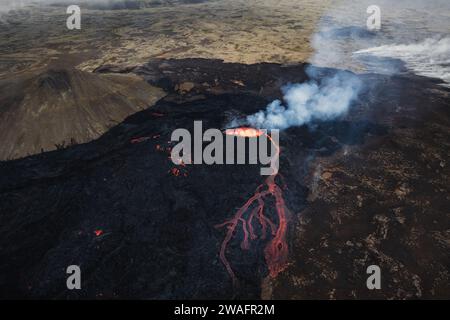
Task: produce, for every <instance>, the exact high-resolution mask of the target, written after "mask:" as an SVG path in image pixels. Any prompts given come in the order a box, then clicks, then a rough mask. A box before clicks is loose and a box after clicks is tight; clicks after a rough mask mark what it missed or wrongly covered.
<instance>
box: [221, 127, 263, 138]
mask: <svg viewBox="0 0 450 320" xmlns="http://www.w3.org/2000/svg"><path fill="white" fill-rule="evenodd" d="M225 134H226V135H229V136H237V137H243V138H256V137H259V136H262V135H263V134H264V131H262V130H259V129H255V128H250V127H241V128H234V129H227V130H225Z"/></svg>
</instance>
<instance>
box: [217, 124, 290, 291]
mask: <svg viewBox="0 0 450 320" xmlns="http://www.w3.org/2000/svg"><path fill="white" fill-rule="evenodd" d="M225 134H227V135H234V136H239V137H248V138H256V137H259V136H262V135H265V136H266V137H267V138H268V139H269V140H270V141H271V143H273V145H274V146H275V149H276V154H275V157H277V159H279V155H280V147H279V146H278V145H277V143H276V142H275V141H274V140H273V139H272V138H271V136H270V135H268V134H267V133H266V132H265V131H262V130H258V129H254V128H245V127H244V128H234V129H228V130H226V131H225ZM274 172H277V173H275V174H273V175H271V176H269V177H267V179H266V180H265V182H264V183H263V184H261V185H259V186H258V188H256V191H255V193H254V194H253V196H252V197H251V198H249V199H248V200H247V202H246V203H245V204H244V205H243V206H242V207H241V208H240V209H239V210H238V211H237V212H236V214H235V215H234V217H233V218H232V219H230V220H228V221H226V222H224V223H222V224H220V225H217V227H218V228H220V227H224V226H227V229H228V231H227V233H226V236H225V239H224V240H223V242H222V245H221V249H220V259H221V261H222V263H223V264H224V265H225V268H226V269H227V271H228V273H229V274H230V276H231V278H232V279H233V284H234V285H235V286H236V285H237V284H238V282H237V278H236V275H235V273H234V271H233V269H232V268H231V265H230V263H229V261H228V259H227V257H226V249H227V246H228V244H229V242H230V241H231V239H232V238H233V236H235V235H236V228H238V226H239V225H242V231H243V234H244V239H243V240H242V242H241V248H242V249H243V250H248V249H249V248H250V241H249V238H250V240H255V239H257V238H258V236H257V234H256V232H255V228H254V227H255V226H254V220H257V222H258V223H259V225H260V231H261V234H260V239H263V240H264V239H265V237H266V233H267V231H268V227H269V228H270V231H271V234H272V236H273V238H272V239H271V240H270V242H269V243H268V244H267V246H266V248H265V249H264V256H265V260H266V263H267V267H268V269H269V273H270V276H271V277H276V276H277V275H278V273H280V272H281V271H283V270H284V269H285V268H286V266H287V256H288V247H287V243H286V232H287V215H286V210H287V209H286V206H285V201H284V199H283V192H282V188H281V187H280V186H278V184H277V183H276V181H275V180H276V177H277V176H278V170H274ZM269 196H272V197H273V198H274V199H275V210H276V213H277V217H278V226H277V224H276V223H275V222H273V221H272V220H271V219H269V217H267V216H266V215H265V214H264V206H265V202H264V201H265V198H266V197H269ZM251 207H253V208H252V209H250V208H251Z"/></svg>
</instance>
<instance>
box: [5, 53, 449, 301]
mask: <svg viewBox="0 0 450 320" xmlns="http://www.w3.org/2000/svg"><path fill="white" fill-rule="evenodd" d="M304 69H305V65H302V64H300V65H291V66H282V65H278V64H268V63H262V64H255V65H241V64H224V63H222V62H221V61H219V60H202V59H186V60H152V61H151V62H149V63H148V64H146V65H143V66H138V67H132V68H119V67H114V66H103V67H101V68H99V69H97V70H96V71H95V72H96V76H105V75H110V74H117V73H120V74H136V75H139V76H141V77H143V78H144V79H145V80H146V81H147V82H148V83H150V84H151V85H153V86H157V87H160V88H162V89H163V90H164V91H166V92H167V93H168V95H167V96H166V97H165V98H163V99H162V100H160V101H159V102H157V103H156V105H155V106H154V107H151V108H149V109H147V110H144V111H140V112H138V113H136V114H133V115H131V116H129V117H128V118H126V119H125V120H124V121H123V122H122V123H120V124H118V125H116V126H114V127H113V128H111V129H110V130H109V131H107V132H106V133H105V134H104V135H102V136H101V137H100V138H99V139H97V140H95V141H92V142H89V143H86V144H81V145H74V146H70V147H68V148H66V149H64V150H57V151H52V152H46V153H43V154H39V155H34V156H31V157H27V158H25V159H20V160H14V161H8V162H1V163H0V176H1V178H0V297H2V298H16V297H25V298H145V299H164V298H165V299H177V298H178V299H181V298H184V299H197V298H210V299H211V298H213V299H216V298H260V297H261V298H276V299H278V298H284V299H300V298H324V299H329V298H389V299H391V298H446V299H448V298H449V297H450V287H449V280H450V279H449V278H450V274H449V266H450V256H449V255H448V252H449V246H450V234H449V225H450V219H449V213H450V212H449V207H450V204H449V187H448V181H449V169H448V168H449V160H450V159H449V157H448V155H449V151H450V150H449V149H450V146H449V140H448V137H449V133H450V132H449V131H450V122H449V119H450V118H449V113H450V111H449V108H448V107H449V94H450V92H449V91H448V89H445V88H443V87H440V86H439V85H438V84H437V81H434V80H430V79H427V78H422V77H417V76H413V75H403V76H393V77H389V76H381V75H376V74H366V75H360V76H359V77H360V78H361V79H362V80H363V81H364V83H365V84H366V86H365V90H364V92H363V93H361V95H360V96H359V99H358V100H357V101H356V102H355V103H354V105H353V107H352V109H351V111H350V113H349V114H348V115H347V116H346V117H344V118H340V119H337V120H335V121H330V122H322V123H318V124H315V126H314V127H313V128H308V127H305V126H303V127H296V128H291V129H288V130H286V131H284V132H282V134H281V137H280V146H281V163H280V173H281V174H282V175H283V177H284V179H285V184H286V186H287V189H286V190H285V191H284V198H285V200H286V204H287V206H288V208H289V211H290V221H289V234H288V244H289V261H290V264H289V267H288V268H287V269H286V270H285V271H284V272H282V273H281V274H280V275H279V276H278V277H277V278H275V279H270V278H269V277H268V272H267V268H266V265H265V262H264V258H263V254H262V250H263V247H264V244H265V243H264V241H254V242H252V245H251V248H250V250H248V251H242V250H241V248H240V246H239V241H233V242H232V243H231V245H230V247H229V252H228V257H229V259H230V261H231V263H232V265H233V267H234V269H235V271H236V274H237V276H238V278H239V280H240V286H239V287H237V288H233V286H232V282H231V279H230V278H229V275H228V274H227V272H226V271H225V269H224V267H223V265H222V264H221V262H220V260H219V255H218V252H219V247H220V244H221V242H222V240H223V237H224V231H223V230H220V229H217V228H215V225H217V224H219V223H222V222H223V221H225V220H226V219H228V218H230V216H231V215H232V214H233V212H234V211H235V210H236V208H238V207H240V206H242V205H243V203H244V202H245V201H246V200H247V199H248V197H249V196H251V195H252V193H253V192H254V189H255V188H256V187H257V185H258V184H260V183H261V179H262V178H261V176H260V175H259V167H258V166H243V165H242V166H237V165H236V166H186V167H183V168H180V170H181V172H182V174H180V175H174V174H173V171H172V169H173V168H174V165H173V164H172V162H171V161H170V160H169V159H168V150H169V149H168V148H170V146H171V145H170V143H168V141H169V140H170V134H171V133H172V131H173V130H174V129H176V128H188V129H189V128H192V126H193V121H194V120H203V124H204V127H205V129H206V128H208V127H210V128H223V127H224V126H225V125H226V124H227V123H228V122H229V120H231V119H233V118H234V117H239V116H242V115H245V114H251V113H254V112H256V111H258V110H261V109H262V108H264V107H265V106H266V105H267V103H269V102H270V101H272V100H273V99H274V98H280V94H281V93H280V91H279V88H280V86H281V85H283V84H286V83H288V82H302V81H305V80H306V79H307V76H306V75H305V72H304ZM320 71H321V72H322V73H323V74H326V73H330V72H333V70H329V69H321V70H320ZM269 207H270V206H269ZM268 214H269V215H271V214H273V212H272V211H271V210H270V209H269V210H268ZM237 237H238V238H239V237H242V234H238V235H237ZM71 264H77V265H80V266H81V268H82V270H83V290H81V291H78V292H75V291H74V292H69V291H68V290H67V289H66V287H65V283H66V282H65V281H66V273H65V269H66V267H67V266H68V265H71ZM370 264H378V265H379V266H380V267H381V269H382V272H383V274H382V290H379V291H369V290H367V288H366V285H365V283H366V278H367V275H366V272H365V271H366V267H367V266H368V265H370Z"/></svg>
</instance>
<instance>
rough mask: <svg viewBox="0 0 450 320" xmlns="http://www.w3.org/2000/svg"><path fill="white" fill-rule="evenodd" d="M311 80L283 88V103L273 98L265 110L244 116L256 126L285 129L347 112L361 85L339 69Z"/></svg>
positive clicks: (330, 118)
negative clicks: (330, 74) (321, 77)
mask: <svg viewBox="0 0 450 320" xmlns="http://www.w3.org/2000/svg"><path fill="white" fill-rule="evenodd" d="M307 72H308V74H309V75H310V77H311V76H312V78H313V79H312V80H310V81H308V82H306V83H301V84H292V85H287V86H285V87H283V88H282V91H283V100H284V103H283V102H281V101H280V100H275V101H273V102H272V103H270V104H269V105H268V106H267V109H266V110H265V111H259V112H258V113H256V114H254V115H251V116H249V117H247V121H248V122H249V123H250V124H251V125H252V126H255V127H258V128H271V129H286V128H289V127H291V126H301V125H304V124H308V123H310V122H312V121H323V120H332V119H334V118H337V117H339V116H341V115H343V114H345V113H347V111H348V109H349V106H350V104H351V102H352V101H353V99H355V98H356V97H357V95H358V92H359V90H360V89H361V86H362V83H361V81H360V80H359V79H358V78H357V77H356V76H355V75H354V74H352V73H350V72H345V71H339V72H337V73H335V74H334V75H332V76H329V77H325V78H324V79H322V80H319V79H314V77H315V73H314V72H313V69H308V71H307Z"/></svg>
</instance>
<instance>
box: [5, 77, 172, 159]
mask: <svg viewBox="0 0 450 320" xmlns="http://www.w3.org/2000/svg"><path fill="white" fill-rule="evenodd" d="M0 92H1V95H0V135H1V136H2V144H1V145H0V160H8V159H15V158H20V157H24V156H27V155H31V154H36V153H39V152H42V151H49V150H54V149H57V148H61V147H65V146H67V145H70V144H75V143H84V142H87V141H90V140H92V139H95V138H97V137H99V136H100V135H101V134H103V133H104V132H105V131H106V130H107V129H108V128H110V127H111V126H113V125H115V124H117V123H118V122H121V121H122V120H123V119H125V118H126V117H127V116H129V115H130V114H133V113H135V112H137V111H140V110H143V109H145V108H147V107H149V106H151V105H153V104H154V103H155V102H156V101H157V100H158V99H160V98H161V97H162V96H163V95H164V93H163V91H162V90H160V89H158V88H154V87H152V86H150V85H149V84H147V83H146V82H145V81H143V80H142V79H140V78H139V77H137V76H132V75H120V74H119V75H97V74H92V73H88V72H83V71H78V70H75V69H48V70H45V71H43V72H40V73H38V74H31V75H24V76H22V77H20V78H18V79H17V80H15V81H11V80H8V81H5V80H3V81H0Z"/></svg>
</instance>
